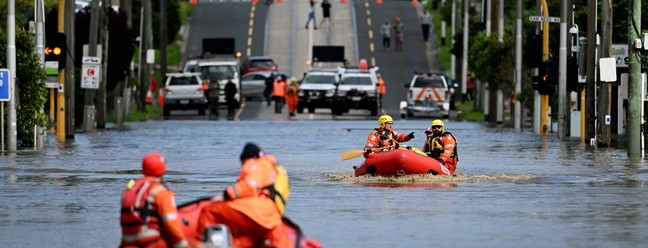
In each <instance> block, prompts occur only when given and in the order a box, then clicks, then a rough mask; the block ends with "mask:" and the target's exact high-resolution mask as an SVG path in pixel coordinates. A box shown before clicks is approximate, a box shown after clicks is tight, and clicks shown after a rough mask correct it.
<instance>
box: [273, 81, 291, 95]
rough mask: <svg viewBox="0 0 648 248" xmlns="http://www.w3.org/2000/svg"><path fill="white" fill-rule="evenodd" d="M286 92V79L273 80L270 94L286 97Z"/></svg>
mask: <svg viewBox="0 0 648 248" xmlns="http://www.w3.org/2000/svg"><path fill="white" fill-rule="evenodd" d="M287 94H288V83H286V81H275V82H274V89H273V90H272V95H273V96H276V97H286V95H287Z"/></svg>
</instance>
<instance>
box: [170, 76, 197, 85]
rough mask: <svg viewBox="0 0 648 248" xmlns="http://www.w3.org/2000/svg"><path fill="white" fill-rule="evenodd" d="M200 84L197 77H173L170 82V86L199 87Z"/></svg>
mask: <svg viewBox="0 0 648 248" xmlns="http://www.w3.org/2000/svg"><path fill="white" fill-rule="evenodd" d="M199 84H200V83H199V82H198V80H197V79H196V77H173V78H171V81H169V86H174V85H199Z"/></svg>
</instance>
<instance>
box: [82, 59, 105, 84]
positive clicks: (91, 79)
mask: <svg viewBox="0 0 648 248" xmlns="http://www.w3.org/2000/svg"><path fill="white" fill-rule="evenodd" d="M81 62H82V64H81V71H82V73H81V88H84V89H99V80H101V79H100V78H99V76H100V75H101V59H100V58H99V57H88V56H83V59H82V61H81Z"/></svg>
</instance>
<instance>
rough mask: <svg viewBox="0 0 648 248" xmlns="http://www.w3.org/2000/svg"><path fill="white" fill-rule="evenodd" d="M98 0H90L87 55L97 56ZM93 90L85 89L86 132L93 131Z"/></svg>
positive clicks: (84, 116) (84, 126)
mask: <svg viewBox="0 0 648 248" xmlns="http://www.w3.org/2000/svg"><path fill="white" fill-rule="evenodd" d="M99 1H100V0H92V12H91V13H90V38H89V42H88V43H89V44H88V56H90V57H97V40H98V36H99V15H100V13H99V12H100V11H99ZM94 98H95V90H94V89H86V90H85V101H84V103H85V106H84V108H83V131H84V132H86V133H89V132H93V131H94V125H95V112H96V111H95V104H94Z"/></svg>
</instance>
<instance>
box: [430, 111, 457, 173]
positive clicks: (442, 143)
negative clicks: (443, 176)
mask: <svg viewBox="0 0 648 248" xmlns="http://www.w3.org/2000/svg"><path fill="white" fill-rule="evenodd" d="M425 134H426V135H427V139H426V140H425V144H424V145H423V152H425V153H426V154H427V155H428V156H429V157H432V158H436V159H437V160H439V162H441V164H443V165H444V166H445V167H447V168H448V169H449V170H450V171H452V173H454V171H455V170H456V169H457V162H459V155H458V154H457V138H455V136H454V134H452V133H450V132H445V124H444V123H443V121H442V120H438V119H437V120H434V121H432V126H430V127H429V128H428V129H427V130H425Z"/></svg>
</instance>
